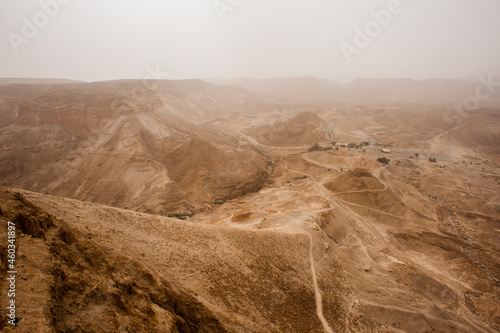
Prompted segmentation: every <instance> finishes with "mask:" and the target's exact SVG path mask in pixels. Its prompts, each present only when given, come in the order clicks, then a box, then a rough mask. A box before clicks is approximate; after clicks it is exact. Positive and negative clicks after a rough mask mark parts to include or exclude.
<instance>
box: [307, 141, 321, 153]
mask: <svg viewBox="0 0 500 333" xmlns="http://www.w3.org/2000/svg"><path fill="white" fill-rule="evenodd" d="M318 150H319V144H318V143H315V144H313V145H312V147H311V148H309V150H308V151H309V152H311V151H318Z"/></svg>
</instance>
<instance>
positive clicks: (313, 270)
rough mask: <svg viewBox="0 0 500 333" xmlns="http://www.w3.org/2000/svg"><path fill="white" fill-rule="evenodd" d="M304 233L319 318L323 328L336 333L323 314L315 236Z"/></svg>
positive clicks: (330, 332) (328, 332)
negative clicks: (315, 256)
mask: <svg viewBox="0 0 500 333" xmlns="http://www.w3.org/2000/svg"><path fill="white" fill-rule="evenodd" d="M304 234H306V235H307V237H308V238H309V259H310V260H311V274H312V279H313V284H314V294H315V296H316V313H317V315H318V318H319V320H320V321H321V324H322V325H323V328H324V329H325V331H326V332H327V333H334V332H333V330H332V328H331V327H330V324H329V323H328V321H327V320H326V318H325V316H324V314H323V298H322V296H321V291H320V290H319V287H318V280H317V277H316V267H315V266H314V255H313V249H314V245H313V237H312V235H311V233H310V232H307V231H304Z"/></svg>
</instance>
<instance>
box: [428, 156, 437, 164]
mask: <svg viewBox="0 0 500 333" xmlns="http://www.w3.org/2000/svg"><path fill="white" fill-rule="evenodd" d="M429 162H431V163H437V160H436V158H435V157H429Z"/></svg>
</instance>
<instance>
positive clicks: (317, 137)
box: [242, 112, 329, 147]
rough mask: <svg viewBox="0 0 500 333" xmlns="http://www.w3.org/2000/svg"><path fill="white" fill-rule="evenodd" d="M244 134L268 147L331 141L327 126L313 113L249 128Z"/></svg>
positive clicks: (303, 113)
mask: <svg viewBox="0 0 500 333" xmlns="http://www.w3.org/2000/svg"><path fill="white" fill-rule="evenodd" d="M242 133H244V134H246V135H248V136H250V137H252V138H254V139H255V140H256V141H257V142H259V143H261V144H263V145H268V146H280V147H287V146H288V147H297V146H298V147H304V146H307V145H309V146H310V145H313V144H315V143H318V142H325V141H328V140H329V134H328V130H327V124H326V123H325V122H324V121H323V120H322V119H321V118H319V117H318V116H317V115H316V114H314V113H313V112H301V113H298V114H297V115H295V116H294V117H293V118H291V119H289V120H286V121H283V122H276V123H274V124H270V125H262V126H256V127H249V128H247V129H245V130H244V131H242Z"/></svg>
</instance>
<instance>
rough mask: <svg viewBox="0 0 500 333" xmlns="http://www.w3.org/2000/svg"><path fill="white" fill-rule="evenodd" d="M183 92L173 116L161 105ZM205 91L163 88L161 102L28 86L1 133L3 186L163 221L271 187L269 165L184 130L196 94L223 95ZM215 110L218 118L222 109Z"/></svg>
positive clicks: (88, 89) (94, 89)
mask: <svg viewBox="0 0 500 333" xmlns="http://www.w3.org/2000/svg"><path fill="white" fill-rule="evenodd" d="M176 84H178V85H180V86H181V87H182V89H185V91H184V90H183V94H184V98H183V99H181V98H177V97H176V96H171V98H172V99H173V100H175V101H177V102H176V103H177V106H178V108H177V109H176V110H175V111H172V110H171V109H170V108H171V107H172V104H173V103H170V104H165V102H164V101H165V100H166V99H168V98H167V97H168V96H169V95H168V94H167V92H166V91H168V90H172V89H173V87H175V86H176ZM200 85H201V86H203V83H200V82H194V83H189V82H188V83H186V82H184V83H174V84H169V83H165V84H164V93H165V94H166V95H162V96H161V97H160V96H158V94H157V93H155V92H153V91H146V92H142V93H141V94H135V95H134V94H131V92H133V89H134V87H135V86H137V83H133V82H129V81H125V82H122V83H120V84H114V83H109V82H104V83H97V84H96V86H94V85H93V84H86V83H85V84H76V85H74V84H72V85H69V86H66V87H65V88H64V89H55V88H53V87H46V86H42V87H40V88H39V90H36V88H35V87H31V86H28V88H27V89H28V91H30V93H27V94H25V95H23V94H20V97H18V98H19V100H18V101H17V103H18V105H17V106H15V107H14V108H13V109H11V108H6V109H2V112H5V113H6V115H8V117H11V116H12V115H13V114H14V119H13V120H12V121H11V123H10V124H9V125H8V126H4V127H3V128H0V142H1V143H2V146H1V149H0V175H1V176H2V177H1V178H2V180H1V184H3V185H9V186H18V187H23V188H25V189H31V190H36V191H39V192H45V193H52V194H58V195H63V196H67V197H74V198H79V199H82V200H89V201H93V202H100V203H104V204H111V205H115V206H119V207H129V208H133V209H138V210H142V211H152V212H161V213H169V212H170V213H189V212H190V211H192V210H196V209H200V208H203V207H205V206H207V205H211V204H212V203H213V201H214V200H216V199H224V198H232V197H235V196H238V195H241V194H244V193H247V192H248V191H255V190H258V189H259V188H260V186H261V185H262V183H263V182H264V180H265V179H266V160H265V158H264V157H262V156H261V155H259V154H257V153H256V152H254V151H253V150H251V149H247V148H244V147H239V146H237V145H236V144H235V143H234V142H233V141H231V140H229V139H227V138H226V137H223V136H220V135H218V134H217V133H214V132H212V131H209V130H205V129H204V128H202V127H200V126H195V125H194V124H192V123H189V122H186V121H185V120H184V119H183V117H189V115H183V116H182V117H178V116H177V114H178V113H179V112H180V110H182V109H181V106H180V105H182V103H184V104H186V103H190V101H191V100H193V99H194V100H196V103H199V101H198V99H199V98H200V97H199V96H198V97H196V96H197V95H196V94H198V93H199V92H198V89H208V90H210V89H215V88H217V87H216V86H212V85H208V84H206V86H208V88H207V87H204V88H203V87H200ZM187 86H194V88H193V89H194V91H190V90H189V89H188V88H187ZM214 87H215V88H214ZM16 88H17V89H20V90H24V86H6V88H5V91H4V93H5V94H6V93H12V89H14V90H15V89H16ZM176 89H179V88H176ZM47 90H48V91H47ZM215 90H217V89H215ZM0 91H1V89H0ZM31 91H34V92H33V93H31ZM218 93H219V94H223V93H227V94H231V92H225V91H224V90H221V91H220V92H218ZM172 94H173V93H172ZM189 94H192V95H193V96H195V97H192V96H191V97H189ZM174 97H175V98H174ZM231 98H236V97H234V96H233V97H231ZM248 98H249V99H250V98H251V95H250V97H248ZM214 101H215V102H212V104H214V103H216V104H217V105H213V106H212V108H213V110H219V108H223V107H222V106H221V105H222V103H221V102H220V101H219V100H218V99H214ZM202 102H203V103H205V102H206V101H203V100H202ZM179 103H181V104H179ZM200 103H201V102H200ZM185 109H186V110H188V111H190V112H195V111H196V108H195V107H194V106H193V107H189V108H188V107H186V108H185ZM204 109H205V112H206V113H205V115H208V114H210V117H219V116H221V115H222V114H217V113H214V112H215V111H214V112H212V111H210V105H209V104H208V103H206V104H205V106H204ZM12 110H15V113H12ZM221 112H223V110H222V111H221ZM207 117H208V116H207ZM207 119H208V118H207ZM210 119H211V118H210ZM186 155H187V156H188V158H187V159H185V157H186ZM215 161H220V162H218V163H215ZM223 161H226V162H223ZM227 161H231V162H230V163H227ZM193 179H198V180H199V182H202V183H203V184H204V185H203V186H202V187H199V186H201V185H196V182H191V181H190V180H193ZM195 192H196V193H198V194H197V195H195V196H193V193H195Z"/></svg>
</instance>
